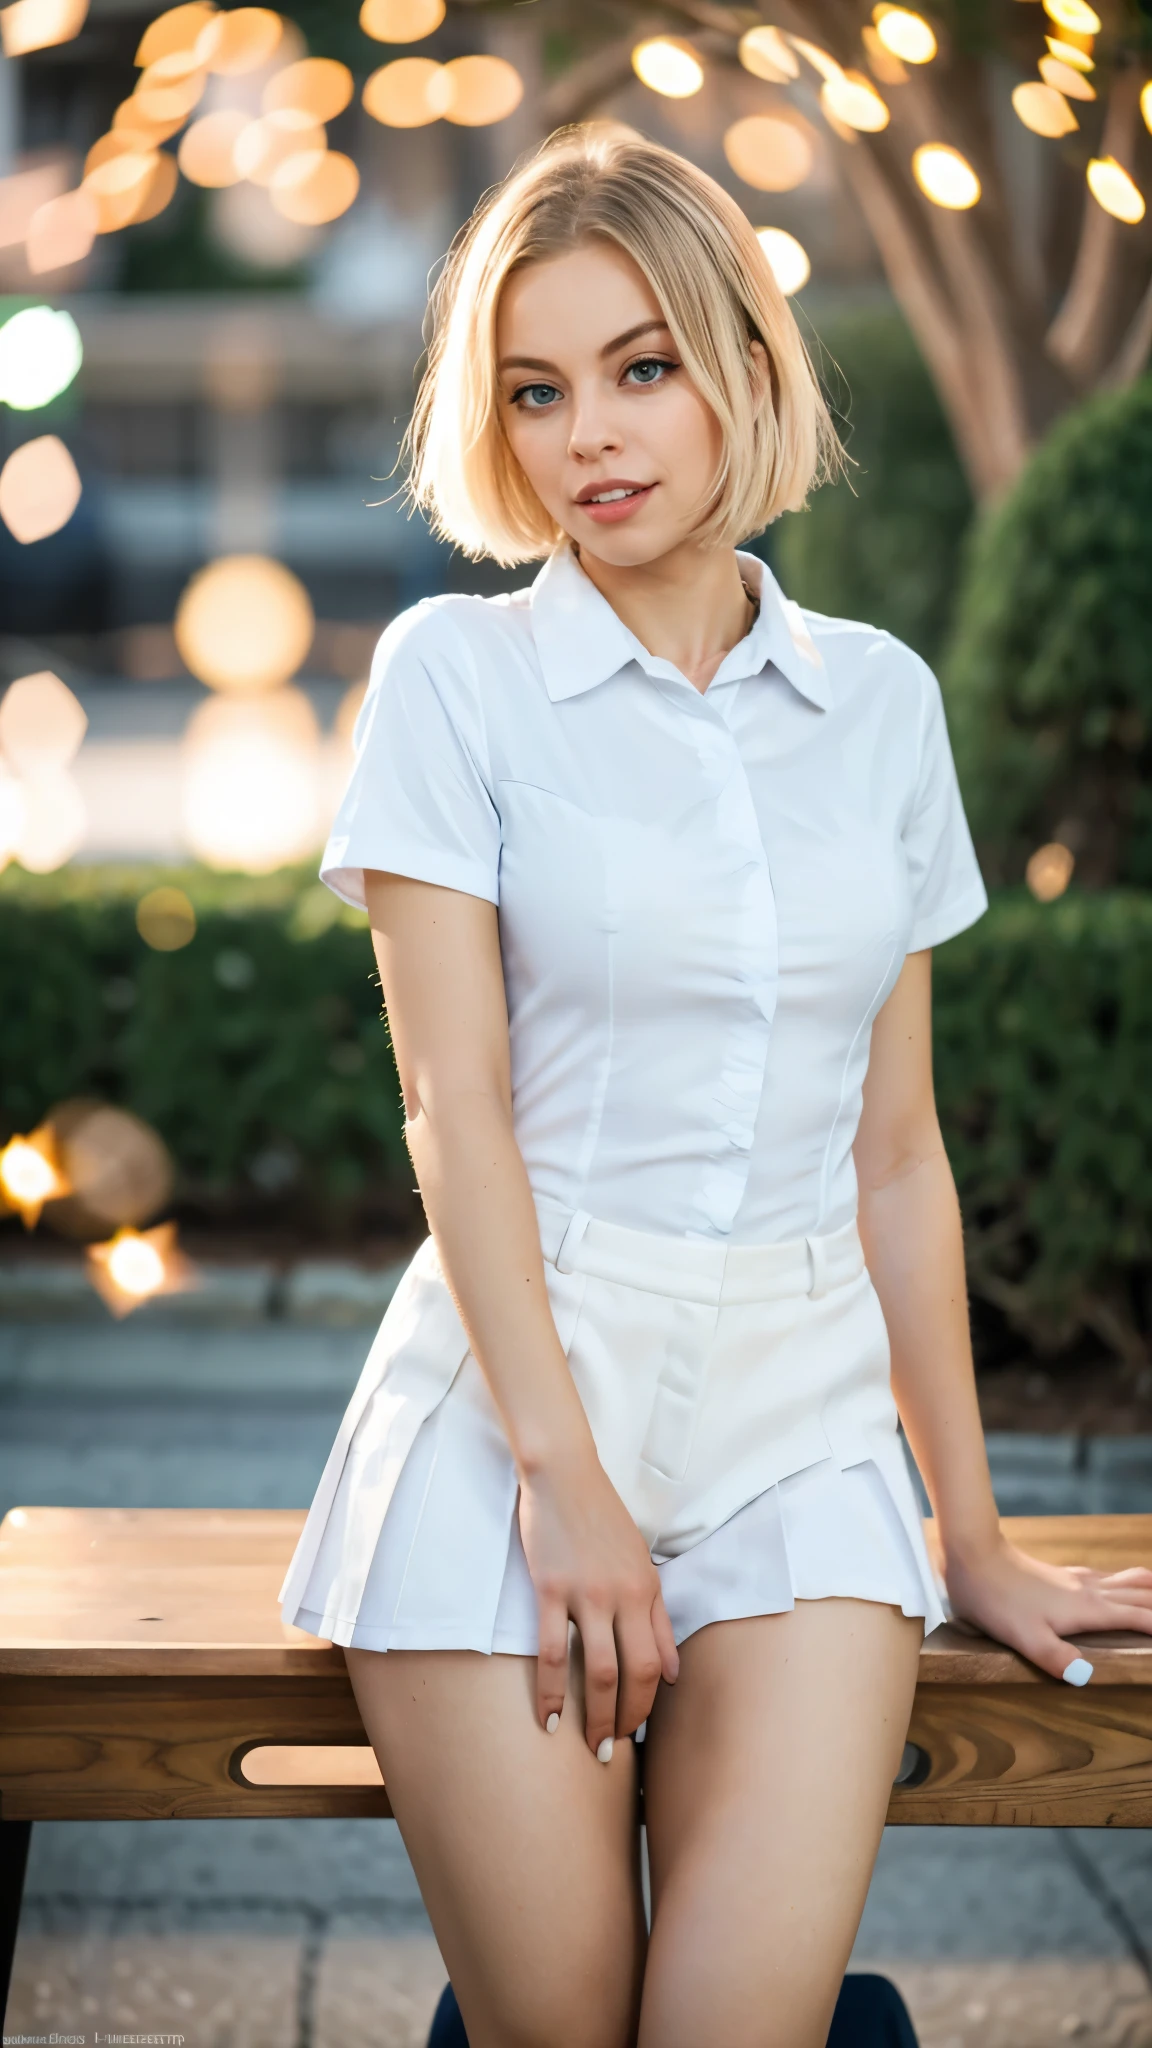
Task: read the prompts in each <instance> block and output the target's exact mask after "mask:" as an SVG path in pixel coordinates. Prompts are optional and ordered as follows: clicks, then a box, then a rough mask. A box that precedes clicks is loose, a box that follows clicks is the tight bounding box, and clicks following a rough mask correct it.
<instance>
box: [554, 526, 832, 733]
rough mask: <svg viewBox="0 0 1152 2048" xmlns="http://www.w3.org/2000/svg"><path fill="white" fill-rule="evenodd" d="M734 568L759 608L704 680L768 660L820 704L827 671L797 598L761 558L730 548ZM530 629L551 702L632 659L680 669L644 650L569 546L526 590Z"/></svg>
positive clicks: (663, 673)
mask: <svg viewBox="0 0 1152 2048" xmlns="http://www.w3.org/2000/svg"><path fill="white" fill-rule="evenodd" d="M736 559H737V561H738V562H739V564H740V573H741V575H742V576H743V578H744V580H745V582H746V583H747V584H748V585H749V586H750V588H751V589H753V590H754V591H756V592H757V594H758V596H759V599H760V611H759V615H758V616H757V618H756V620H755V622H754V624H753V625H752V626H751V627H750V629H749V631H748V632H747V633H746V634H745V636H744V638H743V640H741V641H739V642H738V643H737V645H736V646H735V647H733V648H731V649H730V650H729V652H728V653H727V654H726V655H725V656H724V659H723V661H722V662H721V664H720V666H719V668H718V669H717V671H716V674H715V676H714V677H713V680H712V684H711V685H710V687H712V688H714V687H715V685H716V684H717V683H727V682H734V681H736V680H738V679H739V678H741V677H744V676H754V675H759V674H760V673H761V672H762V671H763V670H764V669H765V668H766V667H767V666H768V664H769V662H771V663H772V664H773V665H774V666H775V667H776V668H778V669H779V670H780V672H781V674H782V675H784V676H786V677H787V679H788V681H789V682H790V683H791V684H792V686H793V688H794V689H796V690H798V691H799V692H800V694H801V696H802V697H805V698H807V700H808V702H809V703H810V704H814V705H816V706H817V707H818V709H819V710H821V711H827V710H828V708H829V706H830V704H831V701H832V700H831V695H830V692H829V689H828V673H827V670H826V669H825V666H824V663H823V660H822V659H821V656H820V654H819V652H818V651H817V648H816V646H815V643H814V641H813V639H812V636H811V634H810V633H809V631H808V628H807V626H806V625H805V623H804V615H803V613H802V612H801V610H800V607H799V605H797V604H794V603H793V602H792V600H791V598H787V597H785V596H784V594H783V592H782V590H781V589H780V585H779V584H778V583H777V581H776V578H775V577H774V576H773V574H772V571H771V570H770V569H769V568H768V566H767V564H766V563H764V562H762V561H761V560H760V559H759V557H758V556H756V555H747V554H744V553H742V552H739V551H738V552H737V557H736ZM531 610H532V635H533V638H534V640H535V642H536V652H537V655H538V656H539V660H540V667H541V669H542V671H543V675H544V686H545V688H546V689H547V692H548V695H549V697H551V699H552V701H553V703H556V702H557V701H559V700H561V699H563V698H565V697H576V696H579V695H580V694H581V692H582V691H584V690H592V689H595V687H596V686H597V684H599V683H604V682H607V681H608V679H609V677H610V676H614V675H617V674H618V673H619V671H620V670H621V669H622V668H624V667H625V666H626V665H627V663H628V662H630V661H635V662H637V663H638V664H639V666H640V667H641V668H642V669H643V670H644V672H645V674H646V675H650V676H653V677H658V678H660V679H662V680H664V681H671V682H677V683H680V684H682V685H684V687H686V688H689V689H690V688H691V687H692V686H691V684H685V683H684V677H683V676H682V675H681V674H680V672H679V670H678V669H676V668H674V667H673V665H672V663H671V662H670V661H665V660H663V659H662V657H660V656H659V655H653V654H649V652H648V649H647V648H646V647H644V646H642V644H641V642H640V641H639V640H638V639H637V638H636V635H635V633H633V632H631V631H630V629H629V628H628V627H627V626H626V625H625V624H624V621H623V619H621V618H618V617H617V615H616V613H615V612H614V611H613V609H612V607H611V605H610V604H609V603H608V600H607V598H606V597H603V596H602V595H601V593H600V591H598V590H597V588H596V585H595V584H594V583H593V582H592V580H591V578H590V577H589V576H586V575H585V573H584V571H583V569H582V568H581V567H580V564H579V562H578V561H577V559H576V556H575V555H574V554H573V552H572V549H571V547H569V546H566V545H565V546H561V547H559V548H558V549H557V550H556V552H555V554H553V555H550V556H549V558H548V560H547V561H546V562H545V564H544V566H543V568H542V569H541V570H540V573H539V575H538V576H537V577H536V579H535V581H534V582H533V584H532V590H531Z"/></svg>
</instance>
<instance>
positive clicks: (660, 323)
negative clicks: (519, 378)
mask: <svg viewBox="0 0 1152 2048" xmlns="http://www.w3.org/2000/svg"><path fill="white" fill-rule="evenodd" d="M657 332H659V333H661V334H668V333H670V332H671V329H670V328H669V326H668V322H667V321H666V320H640V321H638V322H637V324H636V326H635V327H629V328H627V329H626V330H625V332H624V333H623V334H618V335H616V337H615V339H614V340H612V341H606V342H605V344H604V346H603V348H602V349H601V350H600V359H601V361H602V362H603V361H604V360H605V359H606V358H607V357H608V356H614V355H615V354H616V353H617V351H618V350H619V349H622V348H627V346H628V343H629V342H630V341H638V340H639V338H640V336H641V335H642V334H655V333H657ZM496 368H497V369H498V370H556V371H557V374H559V371H558V366H557V365H556V364H555V363H549V362H545V361H544V360H543V358H542V357H540V356H502V357H501V359H500V361H499V362H498V363H497V365H496Z"/></svg>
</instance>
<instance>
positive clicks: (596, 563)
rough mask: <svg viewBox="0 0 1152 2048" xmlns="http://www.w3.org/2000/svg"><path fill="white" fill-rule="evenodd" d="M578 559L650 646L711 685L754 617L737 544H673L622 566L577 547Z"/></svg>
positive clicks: (690, 678) (689, 676) (698, 683)
mask: <svg viewBox="0 0 1152 2048" xmlns="http://www.w3.org/2000/svg"><path fill="white" fill-rule="evenodd" d="M580 567H581V568H582V569H583V570H584V572H585V574H586V576H587V577H588V579H589V581H590V582H592V583H594V584H595V585H596V588H597V590H598V591H599V592H600V594H601V596H602V597H606V598H607V600H608V602H609V604H610V605H611V607H612V609H613V611H614V612H615V613H616V616H617V618H619V619H622V620H623V622H624V624H625V625H626V626H627V627H628V629H629V631H630V632H632V633H635V635H636V638H637V639H638V640H639V641H640V643H641V645H642V646H643V647H646V648H647V650H648V652H649V654H654V655H657V656H658V657H659V658H660V659H661V660H663V661H669V662H671V663H672V666H673V667H674V668H678V669H679V671H680V673H681V675H682V676H683V677H684V678H685V680H686V681H687V682H690V683H693V684H694V685H695V687H696V688H697V689H698V690H701V691H703V690H706V689H707V687H708V685H709V683H710V682H711V680H712V678H713V676H714V675H715V673H716V671H717V669H718V668H719V666H720V664H721V662H722V661H723V659H724V656H725V655H726V654H727V653H728V652H729V650H730V649H731V648H733V647H735V646H736V645H737V643H738V642H739V641H741V640H743V638H744V636H745V634H746V633H747V631H748V628H749V625H750V623H751V621H752V618H753V610H752V606H751V604H750V603H749V601H748V595H747V592H746V591H745V588H744V585H743V583H742V582H741V580H740V564H739V563H738V561H737V560H736V551H735V549H734V548H712V549H709V550H707V551H705V550H704V549H702V548H699V547H695V546H690V545H689V544H687V543H685V545H684V546H682V547H678V548H673V549H672V550H671V552H670V553H669V554H666V555H661V556H660V558H659V560H658V561H655V562H643V563H641V564H640V565H639V566H638V567H636V568H618V567H617V566H616V565H615V564H614V563H611V562H604V561H601V559H600V558H599V556H597V555H592V554H590V553H589V552H588V549H587V548H581V550H580Z"/></svg>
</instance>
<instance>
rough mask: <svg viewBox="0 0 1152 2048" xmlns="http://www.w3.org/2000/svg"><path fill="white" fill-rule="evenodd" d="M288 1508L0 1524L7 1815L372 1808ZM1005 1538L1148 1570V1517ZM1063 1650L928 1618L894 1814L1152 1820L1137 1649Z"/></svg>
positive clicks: (1151, 1558)
mask: <svg viewBox="0 0 1152 2048" xmlns="http://www.w3.org/2000/svg"><path fill="white" fill-rule="evenodd" d="M303 1520H304V1514H303V1511H302V1510H300V1511H278V1510H265V1509H251V1510H229V1509H207V1508H206V1509H166V1508H157V1509H128V1508H123V1509H117V1508H111V1509H107V1508H105V1509H73V1508H17V1509H13V1510H12V1511H11V1512H10V1513H9V1514H8V1515H7V1516H6V1517H5V1519H4V1521H3V1523H0V1815H2V1816H3V1817H4V1818H5V1819H21V1818H31V1819H49V1818H65V1817H74V1818H88V1819H113V1818H162V1817H163V1818H189V1819H190V1818H197V1817H207V1816H218V1815H240V1814H249V1815H256V1814H269V1815H273V1814H275V1815H291V1814H295V1815H302V1816H307V1815H317V1816H319V1815H343V1816H353V1815H387V1814H388V1813H389V1811H390V1809H389V1806H388V1800H387V1794H386V1793H385V1791H384V1790H383V1788H382V1786H381V1785H380V1784H379V1782H378V1773H377V1772H376V1771H375V1768H374V1766H373V1765H372V1763H371V1762H370V1761H369V1759H368V1758H367V1757H366V1756H365V1754H364V1751H365V1742H364V1733H363V1728H362V1725H361V1723H360V1719H359V1715H358V1713H357V1710H356V1704H355V1700H354V1698H353V1695H352V1690H351V1686H350V1685H349V1682H348V1677H347V1672H346V1669H345V1663H344V1655H343V1651H342V1650H341V1649H339V1648H338V1647H336V1646H334V1645H333V1644H331V1643H325V1642H321V1641H320V1640H318V1639H317V1638H316V1637H314V1636H310V1635H306V1634H305V1633H304V1631H303V1630H300V1629H295V1628H291V1627H288V1626H286V1625H285V1623H284V1622H283V1621H282V1620H281V1618H280V1612H279V1607H278V1604H277V1594H278V1591H279V1587H280V1585H281V1583H282V1581H283V1577H284V1573H285V1571H286V1569H287V1565H288V1560H289V1558H290V1556H291V1554H292V1550H293V1547H294V1545H295V1542H296V1538H297V1536H298V1534H299V1531H300V1528H301V1526H302V1524H303ZM1004 1527H1005V1530H1006V1532H1007V1533H1008V1535H1009V1536H1010V1537H1011V1538H1012V1540H1013V1541H1015V1542H1017V1543H1019V1544H1020V1546H1021V1548H1023V1549H1025V1550H1028V1551H1031V1552H1032V1554H1033V1555H1035V1556H1040V1557H1045V1558H1049V1559H1052V1560H1053V1561H1055V1562H1067V1563H1086V1564H1093V1565H1095V1566H1097V1567H1098V1568H1100V1569H1107V1570H1118V1569H1120V1568H1122V1567H1123V1566H1125V1565H1129V1564H1141V1563H1152V1515H1092V1516H1054V1517H1028V1518H1016V1519H1012V1520H1008V1521H1006V1522H1005V1524H1004ZM925 1529H926V1534H927V1536H928V1540H929V1544H930V1546H932V1544H933V1540H934V1537H933V1528H932V1524H931V1523H930V1522H929V1523H926V1525H925ZM1079 1641H1080V1642H1081V1644H1082V1647H1083V1649H1084V1652H1085V1653H1086V1655H1087V1656H1088V1657H1089V1659H1090V1660H1091V1662H1092V1663H1093V1665H1094V1666H1095V1676H1094V1678H1093V1680H1092V1682H1091V1684H1090V1685H1089V1686H1087V1687H1084V1688H1083V1689H1076V1688H1073V1687H1070V1686H1066V1685H1063V1684H1061V1683H1060V1682H1059V1681H1057V1680H1052V1679H1049V1678H1047V1677H1045V1676H1044V1674H1043V1673H1041V1672H1038V1671H1036V1670H1035V1669H1034V1668H1033V1667H1032V1666H1030V1665H1029V1664H1027V1663H1026V1662H1025V1661H1024V1660H1023V1659H1022V1658H1020V1657H1018V1656H1016V1655H1015V1654H1014V1653H1013V1652H1011V1651H1009V1650H1006V1649H1004V1648H1003V1647H1002V1646H1001V1645H999V1644H996V1643H992V1642H990V1641H989V1640H988V1639H987V1638H986V1637H983V1636H980V1635H977V1634H975V1633H973V1632H971V1631H968V1630H965V1629H964V1628H962V1627H959V1626H956V1625H951V1626H948V1627H946V1628H942V1629H938V1630H936V1632H935V1634H934V1635H932V1636H931V1637H929V1638H928V1639H927V1641H926V1642H925V1645H924V1648H923V1650H922V1651H921V1664H920V1683H919V1686H918V1689H917V1696H916V1703H915V1707H914V1710H913V1716H912V1723H911V1727H910V1729H909V1739H910V1741H912V1742H913V1743H915V1744H916V1745H917V1747H918V1749H919V1750H920V1751H921V1759H920V1766H919V1769H918V1771H917V1773H916V1774H915V1782H912V1783H909V1784H905V1785H902V1786H897V1787H895V1788H894V1791H893V1796H892V1805H891V1809H890V1812H889V1820H890V1821H892V1822H899V1823H913V1824H917V1823H918V1824H922V1825H940V1824H959V1825H966V1826H978V1827H985V1826H1017V1827H1019V1826H1080V1827H1116V1826H1128V1827H1147V1826H1152V1638H1146V1637H1139V1636H1122V1635H1111V1636H1100V1635H1095V1636H1085V1637H1083V1638H1080V1639H1079ZM309 1750H311V1751H312V1752H313V1755H314V1758H315V1768H314V1769H310V1758H309V1754H308V1752H309ZM341 1750H344V1751H350V1752H352V1754H350V1755H348V1756H347V1757H346V1758H345V1759H344V1760H343V1762H342V1760H341V1757H340V1754H339V1753H340V1751H341ZM266 1751H271V1752H280V1753H279V1754H275V1753H273V1754H264V1755H261V1752H266ZM357 1752H358V1753H357ZM246 1756H247V1757H248V1758H249V1762H248V1764H247V1766H245V1764H244V1758H245V1757H246ZM246 1772H247V1775H246ZM342 1773H345V1775H346V1780H347V1781H346V1782H344V1783H341V1782H334V1780H339V1778H340V1777H341V1774H342ZM253 1780H254V1781H255V1782H253Z"/></svg>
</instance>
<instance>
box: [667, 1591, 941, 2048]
mask: <svg viewBox="0 0 1152 2048" xmlns="http://www.w3.org/2000/svg"><path fill="white" fill-rule="evenodd" d="M922 1635H923V1623H922V1622H921V1621H919V1620H915V1621H913V1620H909V1619H908V1618H907V1617H906V1616H905V1615H903V1614H901V1612H900V1610H899V1609H898V1608H896V1607H886V1606H882V1605H880V1604H879V1603H877V1602H873V1601H867V1600H800V1601H798V1602H797V1604H796V1606H795V1608H794V1609H793V1611H792V1612H791V1613H788V1614H776V1615H767V1616H763V1617H761V1618H758V1619H755V1620H749V1621H723V1622H716V1623H713V1624H712V1626H711V1627H709V1628H705V1629H701V1630H700V1631H699V1633H698V1634H696V1635H694V1636H690V1637H689V1638H688V1640H687V1642H686V1643H684V1645H683V1646H682V1649H681V1662H680V1677H679V1679H678V1681H677V1683H676V1685H675V1686H673V1687H666V1686H662V1687H661V1689H660V1692H659V1694H658V1695H657V1700H656V1704H655V1707H654V1708H653V1712H652V1715H651V1717H650V1719H649V1723H648V1734H647V1750H648V1755H647V1758H646V1763H645V1777H644V1803H645V1813H646V1817H647V1822H648V1852H649V1858H650V1862H651V1872H652V1908H653V1919H652V1938H651V1942H650V1945H649V1950H648V1966H647V1971H646V1975H645V1980H644V2002H643V2009H642V2013H641V2022H640V2044H641V2048H700V2043H701V2042H703V2041H707V2042H709V2043H710V2044H711V2048H767V2044H768V2043H771V2048H824V2043H825V2042H826V2040H827V2037H828V2028H829V2024H830V2022H831V2019H832V2013H833V2008H834V2006H835V2004H836V1995H837V1992H838V1991H839V1988H840V1982H841V1978H842V1977H843V1974H844V1967H845V1964H846V1963H847V1961H848V1956H849V1952H850V1950H851V1947H852V1942H853V1939H854V1937H855V1934H856V1928H857V1925H858V1923H859V1919H860V1915H861V1912H862V1911H863V1907H864V1899H865V1895H866V1893H867V1890H868V1882H869V1879H870V1877H871V1874H872V1865H873V1862H874V1861H875V1857H876V1851H877V1849H878V1847H879V1844H880V1836H881V1832H882V1830H883V1826H884V1816H885V1813H886V1811H887V1807H888V1796H889V1793H890V1791H891V1788H892V1781H893V1778H894V1777H895V1775H896V1772H897V1770H898V1768H899V1765H900V1754H901V1749H902V1746H903V1743H904V1738H905V1733H906V1730H907V1727H908V1720H909V1716H910V1714H911V1710H912V1695H913V1692H914V1689H915V1684H916V1671H917V1664H918V1656H919V1648H920V1642H921V1639H922Z"/></svg>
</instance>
